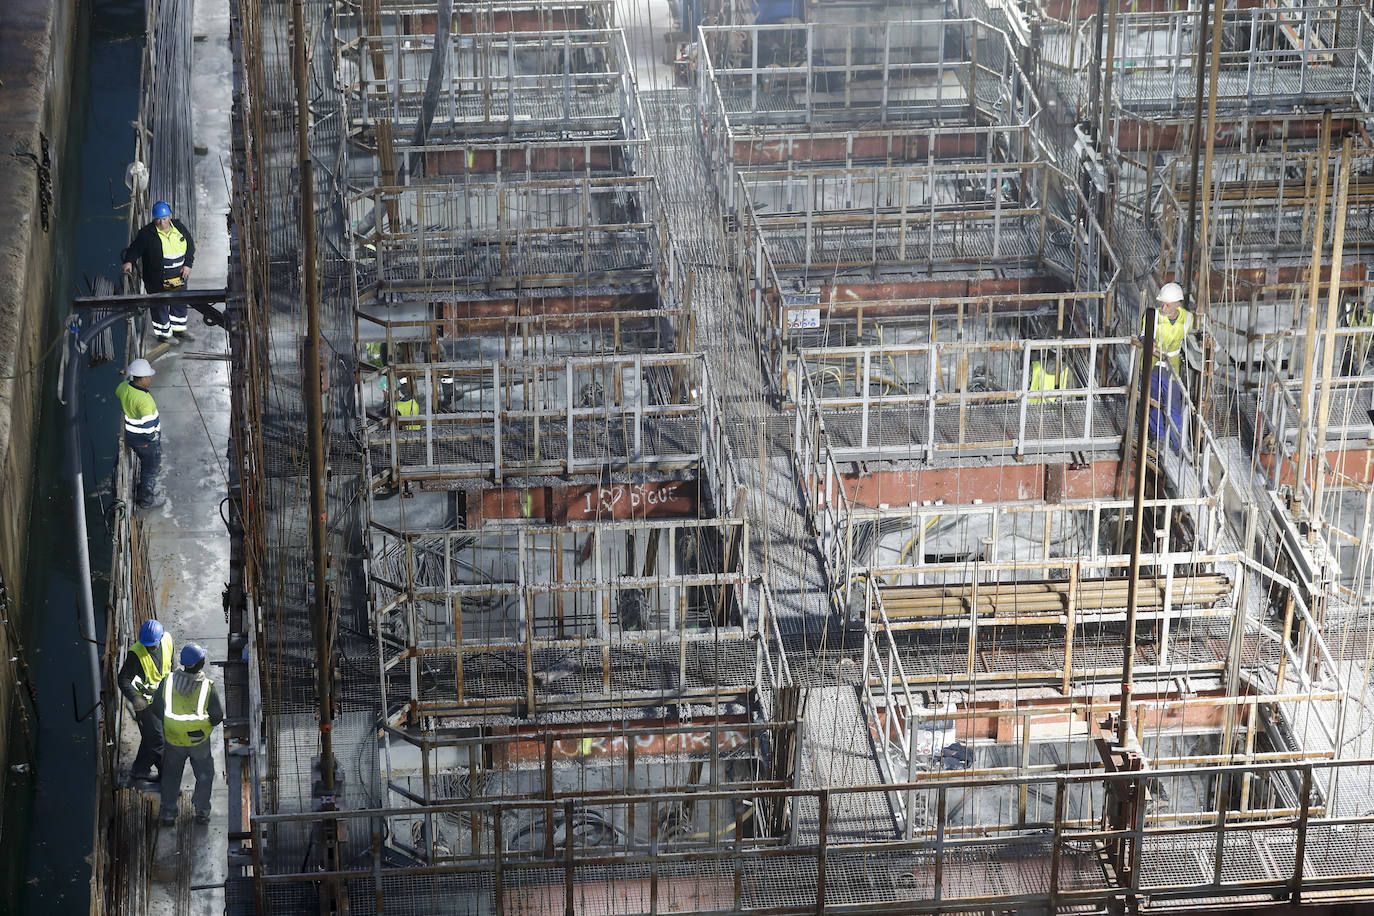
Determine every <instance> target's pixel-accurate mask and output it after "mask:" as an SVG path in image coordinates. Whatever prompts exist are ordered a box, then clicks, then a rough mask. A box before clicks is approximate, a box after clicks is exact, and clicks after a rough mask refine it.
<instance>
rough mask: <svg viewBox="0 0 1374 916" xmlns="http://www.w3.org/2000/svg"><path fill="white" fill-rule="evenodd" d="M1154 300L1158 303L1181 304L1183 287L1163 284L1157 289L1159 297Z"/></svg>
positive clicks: (1175, 284) (1174, 284)
mask: <svg viewBox="0 0 1374 916" xmlns="http://www.w3.org/2000/svg"><path fill="white" fill-rule="evenodd" d="M1155 298H1156V299H1158V300H1159V301H1160V302H1182V301H1183V287H1181V286H1179V285H1178V284H1177V283H1165V284H1164V285H1163V286H1161V287H1160V288H1159V295H1158V296H1156V297H1155Z"/></svg>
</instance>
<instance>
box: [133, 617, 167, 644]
mask: <svg viewBox="0 0 1374 916" xmlns="http://www.w3.org/2000/svg"><path fill="white" fill-rule="evenodd" d="M166 632H167V631H166V630H164V629H163V628H162V624H160V623H158V622H157V621H156V620H148V621H145V622H144V624H143V626H141V627H139V628H138V641H139V643H140V644H142V645H145V646H147V647H148V648H150V649H151V648H152V647H153V646H155V645H157V644H158V643H160V642H162V634H164V633H166Z"/></svg>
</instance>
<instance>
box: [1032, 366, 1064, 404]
mask: <svg viewBox="0 0 1374 916" xmlns="http://www.w3.org/2000/svg"><path fill="white" fill-rule="evenodd" d="M1058 388H1059V375H1058V373H1055V374H1050V373H1049V372H1046V371H1045V367H1044V366H1042V365H1041V364H1040V360H1038V359H1037V360H1036V361H1035V362H1033V363H1031V376H1030V388H1029V389H1028V390H1030V391H1055V390H1056V389H1058ZM1048 400H1049V398H1029V399H1027V403H1028V404H1043V403H1044V402H1045V401H1048Z"/></svg>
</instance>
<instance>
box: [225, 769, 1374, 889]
mask: <svg viewBox="0 0 1374 916" xmlns="http://www.w3.org/2000/svg"><path fill="white" fill-rule="evenodd" d="M1371 765H1374V761H1369V760H1348V761H1297V762H1295V761H1275V762H1254V763H1247V764H1226V763H1218V764H1212V765H1183V766H1178V767H1161V768H1158V769H1152V770H1147V771H1144V772H1116V773H1106V772H1086V773H1056V772H1035V773H1028V774H1025V775H985V774H982V773H978V774H967V775H964V774H959V773H949V772H935V773H930V774H923V775H922V776H921V777H919V778H917V779H915V780H911V781H908V782H903V783H899V784H897V785H894V786H891V787H884V786H865V787H859V788H833V789H807V790H800V789H770V788H763V787H748V788H741V789H736V790H723V791H719V792H702V791H696V790H694V791H666V792H649V793H643V794H636V795H634V796H631V797H626V796H624V795H605V796H602V797H599V798H598V797H592V798H588V797H578V798H566V799H563V798H555V799H529V800H520V801H509V802H485V801H464V802H445V803H436V804H433V805H428V806H423V807H418V806H417V807H412V808H408V809H396V808H378V809H369V810H361V811H346V812H327V813H320V812H312V813H304V814H287V815H264V816H259V817H257V818H254V820H253V822H252V825H251V832H252V834H253V848H254V849H272V848H277V849H280V848H284V847H285V848H291V849H300V850H304V851H305V852H307V853H308V848H307V846H306V844H307V843H308V838H309V836H310V835H311V831H312V829H314V826H313V825H314V824H316V823H317V822H319V821H321V820H323V819H325V818H330V819H337V820H338V821H339V822H341V825H342V826H343V827H344V828H345V830H344V832H345V834H346V835H347V836H349V837H353V838H355V840H354V841H353V842H354V847H355V852H356V856H354V857H352V858H351V859H350V860H349V861H350V862H351V863H352V864H351V865H350V867H347V868H344V869H341V870H339V871H336V872H332V873H330V874H328V875H326V874H325V873H323V872H321V871H319V870H316V869H313V868H302V867H301V866H300V864H299V863H300V862H302V861H305V862H307V863H308V861H309V860H308V858H301V857H296V856H288V857H284V858H283V857H278V858H275V859H272V860H271V861H270V862H269V860H267V859H266V858H265V857H264V858H261V859H260V861H259V862H258V863H255V871H256V874H255V880H256V886H257V893H258V899H259V904H260V910H261V911H262V912H268V913H275V912H288V911H294V910H290V909H289V908H291V907H299V906H300V905H302V903H303V900H304V895H305V894H306V893H310V892H311V888H312V886H313V885H314V884H315V883H317V882H319V881H320V880H321V879H322V878H325V877H332V878H334V879H336V880H338V881H340V882H343V883H344V885H345V886H346V887H347V888H348V889H349V890H350V891H352V892H354V893H356V894H357V895H358V896H360V897H364V898H366V899H372V896H373V889H374V888H375V889H376V891H377V892H381V890H382V888H383V886H384V882H385V883H386V884H396V883H397V882H404V881H413V880H419V881H423V882H425V883H426V884H427V885H428V886H429V888H430V889H431V890H430V893H431V894H433V895H435V898H436V899H442V900H446V901H448V902H449V903H451V904H452V905H453V906H455V907H459V908H463V909H468V908H472V909H479V908H494V910H495V911H497V912H505V911H507V910H509V909H511V908H529V907H534V906H538V907H540V908H541V909H548V908H574V909H575V903H574V902H575V901H578V900H588V899H591V900H599V899H602V897H603V896H604V895H606V894H608V893H611V892H614V893H616V894H617V899H619V900H620V903H619V904H618V906H619V907H620V908H621V909H622V910H623V911H625V912H634V913H650V912H666V911H669V910H671V911H674V912H684V913H706V912H722V911H729V912H743V913H747V912H753V911H766V912H769V913H773V914H779V916H791V914H802V913H809V914H813V913H818V912H821V913H823V912H831V911H834V912H840V911H846V912H848V911H850V910H852V909H853V908H854V907H856V906H860V907H863V908H864V910H865V911H867V912H893V913H895V912H905V913H910V912H938V911H943V910H946V909H949V908H951V907H953V908H959V909H987V908H999V909H1004V908H1005V909H1015V908H1025V909H1029V908H1048V909H1049V910H1051V911H1053V910H1054V909H1055V908H1056V907H1068V906H1081V907H1092V908H1107V907H1109V906H1112V905H1117V904H1119V903H1121V902H1122V901H1123V900H1124V903H1125V905H1126V906H1128V907H1132V908H1134V907H1136V906H1139V907H1141V908H1142V909H1149V910H1150V911H1154V912H1170V911H1171V910H1173V908H1174V907H1175V905H1177V907H1179V908H1180V910H1179V911H1184V910H1188V909H1189V908H1195V907H1196V906H1197V903H1198V901H1199V900H1222V899H1224V898H1227V897H1234V896H1237V895H1244V896H1246V897H1247V899H1250V900H1252V901H1253V902H1254V904H1255V905H1258V906H1264V905H1266V904H1270V905H1274V906H1276V907H1284V906H1289V905H1291V904H1294V903H1299V902H1304V901H1308V902H1311V901H1315V900H1319V899H1321V898H1322V896H1323V895H1326V894H1341V895H1343V897H1342V899H1345V900H1351V899H1368V897H1370V896H1371V895H1374V876H1371V875H1370V873H1369V870H1368V868H1367V864H1368V853H1367V850H1366V849H1365V846H1366V845H1367V842H1368V841H1367V837H1368V834H1369V831H1370V827H1371V825H1374V816H1369V815H1364V816H1357V817H1340V816H1337V815H1336V814H1334V813H1333V812H1332V811H1330V810H1328V808H1327V807H1326V806H1325V805H1323V804H1322V803H1321V801H1320V797H1319V795H1318V794H1317V792H1316V789H1315V785H1316V783H1317V782H1318V781H1319V780H1320V779H1322V778H1323V777H1328V778H1329V777H1331V776H1332V775H1333V774H1334V773H1336V772H1339V771H1349V770H1351V769H1352V768H1359V767H1365V768H1367V767H1370V766H1371ZM1185 779H1205V780H1211V781H1213V782H1217V783H1219V784H1221V785H1223V786H1225V787H1227V788H1226V792H1227V793H1228V794H1229V793H1230V792H1234V791H1236V788H1235V787H1236V786H1237V785H1241V786H1242V788H1241V789H1240V793H1241V798H1242V800H1243V801H1246V802H1249V804H1242V805H1234V806H1233V805H1230V804H1226V803H1223V804H1222V805H1221V806H1220V807H1218V808H1216V809H1213V810H1184V811H1180V812H1169V813H1166V814H1163V815H1161V814H1157V813H1154V812H1152V811H1151V806H1150V805H1149V804H1147V803H1146V792H1147V785H1159V784H1164V785H1175V784H1176V782H1177V781H1178V780H1185ZM970 789H977V790H978V791H979V792H980V793H984V792H988V793H998V794H1000V795H1003V796H1006V797H1017V796H1021V797H1024V798H1025V799H1026V800H1027V801H1026V803H1025V805H1024V807H1022V806H1019V805H1012V806H1010V811H1009V812H1005V813H1002V814H1001V815H1000V816H999V815H996V814H992V813H991V812H990V811H989V809H988V808H987V807H986V806H983V807H976V806H969V805H960V804H957V803H956V802H957V799H958V798H959V796H960V795H961V794H962V793H964V792H965V791H966V790H970ZM875 792H884V793H886V792H894V793H898V794H903V795H906V796H908V797H909V798H910V799H911V800H912V802H913V808H919V809H920V810H921V811H923V812H926V815H925V817H924V819H923V821H922V822H921V823H920V824H919V825H917V826H915V827H913V829H912V830H911V831H910V835H909V836H908V837H905V838H901V839H892V840H880V839H874V838H863V839H858V838H855V837H853V836H852V835H847V834H846V833H844V832H843V830H842V828H837V827H836V826H835V825H834V824H833V823H832V822H831V816H830V815H831V812H834V811H837V810H842V809H843V808H844V807H845V806H846V805H852V804H853V799H855V798H856V797H859V796H864V795H868V794H871V793H875ZM1109 799H1119V800H1121V802H1120V804H1117V805H1114V804H1112V803H1111V802H1110V801H1109ZM804 803H805V804H809V805H814V806H815V807H816V808H817V810H818V812H819V822H818V823H819V829H818V831H817V832H816V835H815V837H814V839H802V838H799V837H797V836H795V835H789V834H788V833H787V832H786V831H783V832H778V831H774V830H770V829H768V828H769V826H770V821H771V817H770V814H771V812H777V811H781V812H784V814H785V813H786V812H787V811H789V810H791V809H792V808H794V807H795V806H798V805H801V804H804ZM684 804H693V805H696V806H699V809H700V810H701V811H703V812H705V811H707V810H708V809H709V810H711V811H714V812H716V813H715V815H714V816H716V817H721V816H723V817H724V819H725V820H726V823H727V824H728V825H729V827H728V829H719V830H717V831H715V832H714V833H711V832H709V831H706V833H707V836H704V837H701V838H697V837H691V836H687V837H682V836H680V834H679V835H677V836H676V837H675V836H674V835H671V834H664V833H663V832H662V831H661V829H659V828H657V827H654V828H653V829H640V830H637V831H634V832H628V831H612V830H589V829H581V830H574V829H570V828H571V825H576V824H583V825H586V824H593V823H596V824H605V823H608V822H609V823H617V824H620V823H629V822H631V821H633V822H636V823H638V824H641V825H646V827H647V825H661V824H663V823H664V817H665V815H667V814H668V812H669V811H671V810H673V809H675V808H678V807H680V806H682V805H684ZM1121 807H1124V808H1125V810H1127V811H1130V812H1132V813H1131V814H1129V815H1125V816H1123V815H1120V814H1117V813H1114V811H1116V810H1118V809H1119V808H1121ZM705 816H707V817H710V816H712V815H705ZM417 817H418V818H425V817H429V818H440V817H443V818H450V819H452V820H453V821H454V822H456V823H459V824H461V825H462V826H463V827H464V828H465V829H466V830H467V831H468V832H469V834H471V835H473V836H474V837H475V841H470V842H469V844H468V845H467V846H466V848H465V850H464V851H462V852H458V851H453V852H452V854H450V855H448V856H446V857H445V861H443V862H442V863H435V864H430V863H428V862H425V861H423V859H421V858H418V857H417V856H416V853H418V852H419V850H417V849H414V848H413V847H409V848H408V844H403V843H401V842H399V841H398V840H399V837H400V836H401V835H405V836H409V833H405V834H402V831H400V830H398V829H396V827H395V826H394V825H393V821H396V820H397V819H400V818H407V819H410V820H414V819H415V818H417ZM731 822H733V823H731ZM545 823H554V824H557V823H562V824H565V825H569V829H565V830H562V831H559V832H558V834H557V837H556V838H555V840H554V843H553V848H552V849H550V848H549V844H548V842H547V840H546V839H545V837H544V836H543V833H542V832H540V833H539V834H538V836H539V839H540V840H543V842H533V841H532V840H533V836H534V834H532V832H531V827H532V825H536V824H545ZM1104 859H1105V860H1107V861H1111V862H1114V863H1116V867H1114V868H1108V867H1107V866H1106V864H1105V862H1104ZM398 860H399V861H403V862H407V861H408V864H404V865H397V864H396V863H397V861H398ZM1123 863H1125V864H1128V865H1129V866H1130V867H1122V865H1123ZM627 895H628V896H627Z"/></svg>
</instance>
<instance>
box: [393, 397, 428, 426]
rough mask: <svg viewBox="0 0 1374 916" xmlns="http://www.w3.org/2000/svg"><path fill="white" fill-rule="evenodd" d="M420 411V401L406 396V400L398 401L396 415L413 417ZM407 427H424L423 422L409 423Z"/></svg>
mask: <svg viewBox="0 0 1374 916" xmlns="http://www.w3.org/2000/svg"><path fill="white" fill-rule="evenodd" d="M419 413H420V402H419V401H417V400H415V399H414V398H406V399H405V400H404V401H397V402H396V415H397V416H398V417H413V416H416V415H417V414H419ZM404 428H405V429H424V428H425V425H424V424H423V423H407V424H405V426H404Z"/></svg>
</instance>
